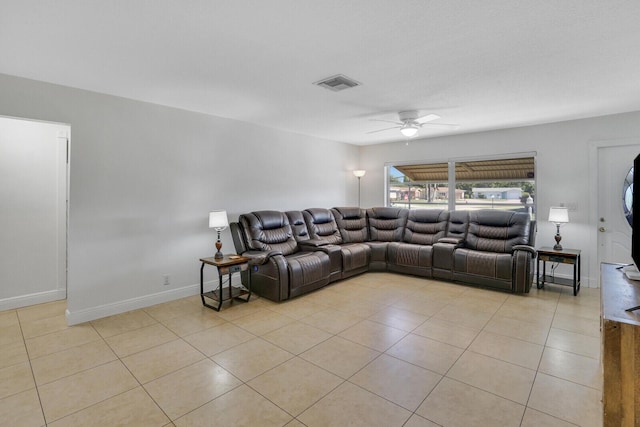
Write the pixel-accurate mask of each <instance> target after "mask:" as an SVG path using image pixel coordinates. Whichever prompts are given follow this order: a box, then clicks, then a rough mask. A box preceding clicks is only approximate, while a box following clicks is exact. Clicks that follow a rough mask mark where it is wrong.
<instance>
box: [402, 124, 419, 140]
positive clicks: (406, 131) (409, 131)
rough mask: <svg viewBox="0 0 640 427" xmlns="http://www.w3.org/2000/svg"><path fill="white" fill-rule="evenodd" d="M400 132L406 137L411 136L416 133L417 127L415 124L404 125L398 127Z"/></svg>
mask: <svg viewBox="0 0 640 427" xmlns="http://www.w3.org/2000/svg"><path fill="white" fill-rule="evenodd" d="M400 132H401V133H402V134H403V135H404V136H406V137H407V138H411V137H412V136H414V135H415V134H416V133H418V127H417V126H415V125H411V124H409V125H404V126H402V127H401V128H400Z"/></svg>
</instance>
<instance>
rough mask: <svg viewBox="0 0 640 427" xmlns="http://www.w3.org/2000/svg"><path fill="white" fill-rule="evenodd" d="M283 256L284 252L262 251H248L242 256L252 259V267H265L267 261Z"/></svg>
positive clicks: (250, 262)
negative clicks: (276, 256) (273, 257)
mask: <svg viewBox="0 0 640 427" xmlns="http://www.w3.org/2000/svg"><path fill="white" fill-rule="evenodd" d="M275 255H282V251H270V252H262V251H247V252H244V253H243V254H242V256H246V257H247V258H251V260H250V261H249V264H251V265H263V264H266V263H267V261H269V259H270V258H271V257H272V256H275Z"/></svg>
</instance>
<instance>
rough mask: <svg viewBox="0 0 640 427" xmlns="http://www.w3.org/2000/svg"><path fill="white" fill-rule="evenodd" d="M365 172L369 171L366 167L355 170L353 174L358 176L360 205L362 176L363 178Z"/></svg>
mask: <svg viewBox="0 0 640 427" xmlns="http://www.w3.org/2000/svg"><path fill="white" fill-rule="evenodd" d="M365 173H367V171H366V170H364V169H358V170H355V171H353V174H354V175H355V176H356V177H357V178H358V207H360V178H362V177H363V176H364V174H365Z"/></svg>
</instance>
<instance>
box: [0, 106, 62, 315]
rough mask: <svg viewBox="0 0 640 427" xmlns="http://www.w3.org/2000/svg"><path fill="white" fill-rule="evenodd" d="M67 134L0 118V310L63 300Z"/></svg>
mask: <svg viewBox="0 0 640 427" xmlns="http://www.w3.org/2000/svg"><path fill="white" fill-rule="evenodd" d="M70 133H71V128H70V126H69V125H66V124H59V123H47V122H38V121H31V120H24V119H16V118H9V117H0V198H1V199H0V200H2V202H1V203H0V224H2V225H1V227H2V235H3V238H2V239H0V284H1V286H0V310H7V309H11V308H18V307H24V306H28V305H33V304H39V303H43V302H49V301H56V300H61V299H65V298H66V291H67V212H68V174H69V168H68V166H69V163H68V150H69V138H70Z"/></svg>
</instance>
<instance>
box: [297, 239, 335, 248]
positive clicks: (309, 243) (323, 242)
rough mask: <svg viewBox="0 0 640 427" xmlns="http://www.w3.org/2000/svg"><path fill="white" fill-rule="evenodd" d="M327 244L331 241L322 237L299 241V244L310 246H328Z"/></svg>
mask: <svg viewBox="0 0 640 427" xmlns="http://www.w3.org/2000/svg"><path fill="white" fill-rule="evenodd" d="M327 245H329V242H327V241H326V240H322V239H309V240H302V241H300V242H298V246H308V247H310V248H318V247H320V246H327Z"/></svg>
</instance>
